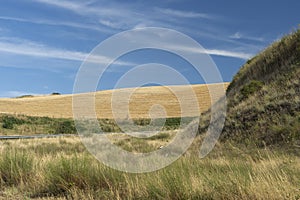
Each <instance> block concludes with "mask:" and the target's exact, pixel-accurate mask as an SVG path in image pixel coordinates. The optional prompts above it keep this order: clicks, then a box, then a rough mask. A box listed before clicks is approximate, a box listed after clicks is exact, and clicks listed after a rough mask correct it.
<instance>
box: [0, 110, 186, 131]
mask: <svg viewBox="0 0 300 200" xmlns="http://www.w3.org/2000/svg"><path fill="white" fill-rule="evenodd" d="M191 120H192V118H190V117H187V118H183V119H180V118H167V119H155V120H154V122H153V123H152V124H151V127H148V125H149V124H150V122H151V120H150V119H134V120H133V123H134V126H132V125H130V124H129V123H128V122H126V121H123V122H119V123H121V124H123V125H124V127H122V128H125V129H126V128H127V129H128V130H131V131H141V130H145V131H147V130H149V129H151V128H152V129H155V130H156V129H158V128H160V127H161V126H162V125H164V127H163V130H176V129H178V128H179V127H180V123H182V125H183V126H184V125H186V124H188V122H190V121H191ZM98 121H99V126H100V128H101V130H102V131H103V132H115V133H118V132H122V131H121V129H120V127H119V126H118V124H117V122H116V121H115V120H112V119H99V120H98ZM163 122H165V123H163ZM82 123H84V124H86V123H89V122H82ZM0 125H1V126H0V134H2V135H31V134H77V131H76V127H75V123H74V120H73V119H62V118H61V119H59V118H50V117H30V116H24V115H7V114H2V115H1V114H0ZM80 127H81V128H82V129H81V130H82V131H84V130H85V126H84V125H82V126H80V125H79V128H80ZM97 130H98V128H97V127H95V128H94V129H93V130H88V131H92V132H97ZM85 131H87V130H85Z"/></svg>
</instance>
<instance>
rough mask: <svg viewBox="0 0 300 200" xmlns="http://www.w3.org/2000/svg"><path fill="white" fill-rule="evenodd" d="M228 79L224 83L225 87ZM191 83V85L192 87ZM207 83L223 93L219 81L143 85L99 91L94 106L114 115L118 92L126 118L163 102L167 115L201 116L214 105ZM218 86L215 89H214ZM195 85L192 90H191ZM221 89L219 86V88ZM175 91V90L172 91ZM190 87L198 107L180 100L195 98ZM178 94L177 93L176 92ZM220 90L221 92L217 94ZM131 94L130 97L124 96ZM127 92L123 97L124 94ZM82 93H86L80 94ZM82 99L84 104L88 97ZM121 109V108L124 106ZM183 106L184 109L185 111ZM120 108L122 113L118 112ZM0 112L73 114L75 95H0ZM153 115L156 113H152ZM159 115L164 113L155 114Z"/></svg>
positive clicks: (143, 114) (109, 116) (100, 113)
mask: <svg viewBox="0 0 300 200" xmlns="http://www.w3.org/2000/svg"><path fill="white" fill-rule="evenodd" d="M228 84H229V83H224V84H223V83H221V86H222V85H223V86H224V90H226V88H227V86H228ZM190 87H191V88H190ZM208 87H210V88H212V91H213V92H215V97H218V96H220V94H221V92H218V91H219V89H218V88H221V87H220V85H219V86H218V84H210V85H192V86H169V87H164V86H156V87H142V88H138V89H136V90H135V89H118V90H107V91H99V92H96V93H90V94H89V95H94V94H95V102H96V103H95V108H96V113H97V118H99V119H112V118H114V116H113V113H112V97H114V96H113V95H116V96H118V97H119V98H116V100H114V103H115V105H114V106H115V107H114V108H115V109H114V113H117V115H118V116H119V117H122V118H125V117H130V118H135V119H140V118H149V117H150V116H149V111H150V110H151V108H152V106H153V105H157V104H158V105H161V106H162V107H164V109H165V111H166V115H167V117H181V116H183V117H189V116H199V115H200V113H201V112H204V111H206V110H207V109H208V108H209V107H210V105H211V97H210V93H209V90H208ZM214 88H215V89H214ZM191 89H192V90H191ZM217 89H218V90H217ZM172 91H173V92H172ZM190 91H194V94H195V95H196V100H197V101H198V105H199V110H198V111H197V109H195V105H194V104H188V103H187V104H186V105H180V102H192V100H191V99H192V98H193V96H192V95H191V92H190ZM174 92H175V93H176V94H177V96H176V95H175V94H174ZM218 93H220V94H218ZM128 94H130V95H129V98H125V97H126V96H128ZM122 95H124V98H122ZM81 96H82V97H84V95H82V94H81ZM82 99H83V100H82V101H81V102H80V104H81V105H85V103H86V102H85V100H84V98H82ZM124 105H129V113H130V116H128V113H123V112H124V110H125V109H123V108H124ZM121 107H122V109H119V108H121ZM182 107H184V110H185V112H184V113H182V110H181V109H182ZM119 111H121V113H120V112H119ZM0 113H5V114H23V115H27V116H43V117H51V118H72V117H73V112H72V95H50V96H37V97H24V98H10V99H0ZM152 117H153V116H152ZM155 117H156V118H159V117H164V115H163V113H162V114H161V115H159V114H158V115H156V116H155Z"/></svg>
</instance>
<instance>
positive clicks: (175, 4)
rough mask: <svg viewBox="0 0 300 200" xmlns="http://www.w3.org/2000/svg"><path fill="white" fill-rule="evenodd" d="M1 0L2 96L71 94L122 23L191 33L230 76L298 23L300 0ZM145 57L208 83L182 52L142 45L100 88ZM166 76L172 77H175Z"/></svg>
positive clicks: (143, 61)
mask: <svg viewBox="0 0 300 200" xmlns="http://www.w3.org/2000/svg"><path fill="white" fill-rule="evenodd" d="M0 2H1V7H0V80H1V84H0V97H16V96H21V95H26V94H34V95H40V94H51V93H53V92H59V93H62V94H70V93H72V91H73V86H74V82H75V78H76V74H77V72H78V70H79V68H80V66H81V65H82V62H83V61H84V60H85V59H86V58H87V57H88V56H89V54H90V52H91V51H92V50H93V49H94V48H95V47H96V46H97V45H98V44H100V43H101V42H103V41H105V40H106V39H108V38H110V37H111V36H113V35H115V34H118V33H120V32H122V31H127V30H131V29H136V28H145V27H161V28H168V29H172V30H176V31H179V32H181V33H183V34H186V35H187V36H189V37H191V38H192V39H194V40H195V41H197V42H198V43H199V44H200V45H202V46H203V47H204V48H205V50H206V52H207V53H208V54H209V55H210V56H211V58H212V59H213V61H214V62H215V63H216V65H217V67H218V69H219V71H220V73H221V75H222V79H223V81H225V82H228V81H231V80H232V78H233V76H234V75H235V73H236V72H237V71H238V70H239V69H240V67H241V66H242V65H243V64H244V63H245V62H246V61H247V60H248V59H250V58H251V57H252V56H254V55H255V54H257V53H259V52H260V51H262V50H263V49H264V48H266V47H267V46H268V45H270V44H271V43H272V42H274V41H276V40H278V39H279V38H281V37H282V36H283V35H285V34H288V33H290V32H292V31H293V30H295V29H297V28H298V26H299V23H300V15H299V7H300V1H298V0H290V1H271V0H265V1H261V0H260V1H258V0H252V1H240V0H229V1H214V0H211V1H200V0H152V1H142V0H132V1H129V0H123V1H116V0H100V1H98V0H87V1H80V0H72V1H71V0H26V1H25V0H1V1H0ZM186 49H188V47H187V48H186ZM100 56H101V55H100ZM103 59H104V61H105V58H103ZM102 61H103V60H102ZM147 63H161V64H163V65H167V66H170V67H171V68H173V69H175V70H177V71H178V72H179V73H180V74H182V75H183V76H184V77H186V78H187V80H188V81H189V83H191V84H199V83H204V80H203V78H202V77H201V76H199V75H195V74H196V73H195V71H194V70H193V67H192V66H191V64H190V63H188V62H187V61H186V60H184V59H182V58H181V57H179V56H177V55H174V54H172V53H171V52H165V51H162V50H157V49H141V50H139V51H133V52H130V53H128V54H126V55H124V56H121V57H120V58H118V60H116V61H115V62H114V63H113V64H111V65H110V66H109V68H108V69H107V70H106V71H105V73H104V74H103V76H102V77H101V80H100V82H99V83H98V85H97V90H106V89H112V88H114V87H115V86H116V83H117V82H118V80H119V79H120V77H122V76H123V75H124V74H126V73H127V72H128V71H130V70H131V69H133V68H134V67H135V66H138V65H143V64H147ZM157 73H159V71H158V72H157ZM141 76H143V75H141ZM144 76H147V74H144ZM140 78H141V77H140ZM168 80H169V79H168V77H166V83H167V84H177V83H176V81H175V82H174V79H170V81H169V82H168ZM149 85H151V84H149Z"/></svg>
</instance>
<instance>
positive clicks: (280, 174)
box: [0, 135, 300, 200]
mask: <svg viewBox="0 0 300 200" xmlns="http://www.w3.org/2000/svg"><path fill="white" fill-rule="evenodd" d="M115 137H116V135H113V136H112V138H115ZM46 144H48V145H46ZM50 147H51V150H50ZM0 153H1V156H0V178H1V179H0V180H1V182H0V188H1V189H0V199H29V198H30V199H54V198H55V199H56V198H57V199H271V200H272V199H299V198H300V190H299V189H300V188H299V185H300V182H299V180H300V170H299V169H300V160H299V157H297V156H292V155H287V154H285V153H284V152H279V151H270V150H268V149H260V150H258V149H251V150H248V149H241V148H237V147H235V146H230V144H228V143H227V144H218V146H217V148H215V150H214V151H213V152H212V153H211V154H210V155H209V156H208V157H206V158H205V159H199V158H198V157H197V156H196V155H187V154H186V155H185V156H184V157H182V158H180V159H179V160H178V161H176V162H175V163H173V164H172V165H170V166H168V167H166V168H164V169H162V170H159V171H156V172H152V173H145V174H129V173H122V172H118V171H115V170H113V169H110V168H108V167H106V166H104V165H102V164H101V163H100V162H98V161H97V160H95V159H94V158H93V157H92V156H91V155H90V154H88V153H87V152H86V150H85V149H84V148H82V144H81V143H80V141H79V138H61V139H36V140H17V141H5V142H3V143H2V144H1V148H0ZM20 155H22V156H23V157H21V156H20ZM24 158H26V159H24ZM12 161H14V162H12ZM14 163H18V165H15V164H14ZM16 166H18V167H16ZM7 171H9V172H10V173H11V176H10V177H11V179H7V178H6V179H5V176H4V175H5V174H7ZM16 177H17V178H16Z"/></svg>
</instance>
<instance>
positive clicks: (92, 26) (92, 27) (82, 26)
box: [0, 16, 114, 33]
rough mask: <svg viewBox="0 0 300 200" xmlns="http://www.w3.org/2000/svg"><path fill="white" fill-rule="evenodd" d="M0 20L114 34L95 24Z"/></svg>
mask: <svg viewBox="0 0 300 200" xmlns="http://www.w3.org/2000/svg"><path fill="white" fill-rule="evenodd" d="M0 20H8V21H16V22H22V23H33V24H41V25H50V26H66V27H71V28H80V29H89V30H95V31H99V32H104V33H114V32H113V31H111V29H108V28H104V27H101V26H98V25H97V24H87V23H75V22H64V21H58V20H56V21H51V20H45V19H25V18H18V17H9V16H0Z"/></svg>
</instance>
